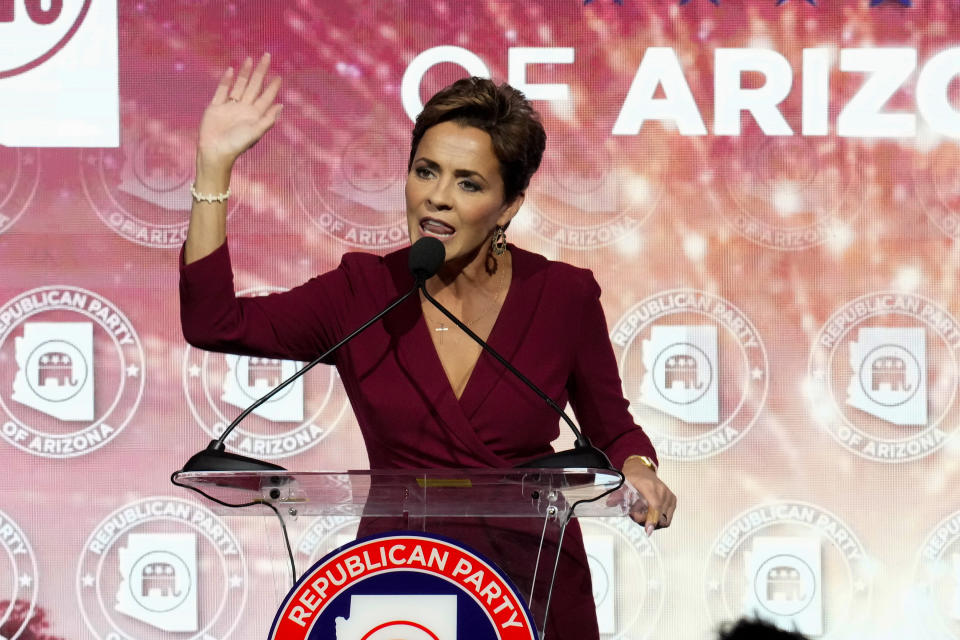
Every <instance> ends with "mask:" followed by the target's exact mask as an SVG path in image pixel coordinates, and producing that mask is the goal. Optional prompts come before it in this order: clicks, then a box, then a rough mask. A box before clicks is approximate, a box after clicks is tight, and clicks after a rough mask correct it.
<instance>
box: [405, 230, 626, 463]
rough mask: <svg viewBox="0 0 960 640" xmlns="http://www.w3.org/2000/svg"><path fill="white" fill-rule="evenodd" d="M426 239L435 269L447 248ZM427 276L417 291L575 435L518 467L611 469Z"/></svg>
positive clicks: (560, 411)
mask: <svg viewBox="0 0 960 640" xmlns="http://www.w3.org/2000/svg"><path fill="white" fill-rule="evenodd" d="M428 241H429V244H430V248H429V251H430V252H431V254H430V256H431V259H437V258H435V257H434V253H439V258H438V259H437V260H438V263H439V264H438V266H437V267H436V269H439V265H440V264H443V259H444V256H445V252H446V250H445V249H444V246H443V243H442V242H440V241H439V240H437V239H436V238H421V239H420V240H418V241H417V244H420V243H427V242H428ZM424 253H426V252H424ZM410 264H411V267H410V269H411V271H412V270H413V253H412V252H411V254H410ZM430 264H432V263H430ZM436 269H434V271H433V273H436ZM431 275H432V273H431ZM428 277H429V276H428ZM426 280H427V278H423V279H418V280H417V287H419V289H420V291H421V292H422V293H423V297H424V298H426V299H427V300H429V301H430V304H432V305H433V306H434V307H436V308H437V309H439V310H440V312H441V313H442V314H443V315H445V316H446V317H447V318H449V320H450V322H452V323H453V324H455V325H457V327H459V328H460V330H461V331H463V332H464V333H465V334H467V335H468V336H470V338H471V339H472V340H473V341H474V342H476V343H477V344H478V345H480V347H481V348H482V349H483V350H484V351H486V352H487V353H489V354H490V355H491V356H493V357H494V359H496V361H497V362H499V363H500V364H502V365H503V366H504V367H505V368H506V369H507V371H509V372H510V373H512V374H513V375H514V376H516V377H517V378H518V379H519V380H520V382H522V383H523V384H525V385H526V386H527V387H529V388H530V389H531V390H532V391H533V392H534V393H535V394H537V396H539V397H540V399H542V400H543V401H544V402H546V403H547V405H548V406H549V407H550V408H551V409H553V410H554V411H555V412H556V413H557V414H558V415H559V416H560V418H561V419H562V420H563V421H564V422H565V423H566V424H567V426H568V427H570V430H571V431H573V435H574V436H576V439H577V440H576V442H575V443H574V448H573V449H568V450H566V451H558V452H556V453H551V454H549V455H546V456H543V457H541V458H537V459H536V460H531V461H529V462H525V463H523V465H521V467H522V468H528V467H529V468H534V469H561V468H564V467H588V468H594V469H613V465H612V464H611V463H610V459H609V458H608V457H607V454H605V453H604V452H603V451H601V450H600V449H597V448H596V447H594V446H593V444H591V442H590V440H589V439H588V438H587V436H586V435H584V434H583V433H582V432H581V431H580V430H579V429H577V427H576V425H575V424H573V420H571V419H570V416H568V415H567V414H566V412H565V411H564V410H563V409H561V408H560V406H559V405H557V403H556V402H554V401H553V398H551V397H550V396H548V395H547V394H546V393H544V391H543V390H541V389H540V387H538V386H537V385H535V384H534V383H533V382H532V381H531V380H530V379H529V378H527V377H526V376H525V375H523V374H522V373H520V372H519V371H518V370H517V368H516V367H514V366H513V365H512V364H510V363H509V362H507V360H506V358H504V357H503V356H501V355H500V354H499V353H497V351H496V350H495V349H494V348H493V347H491V346H490V345H489V344H487V343H486V342H485V341H484V340H483V339H482V338H480V336H478V335H477V334H475V333H474V332H473V331H471V330H470V327H468V326H467V325H465V324H463V323H462V322H460V320H459V319H458V318H457V317H456V316H454V315H453V314H452V313H450V311H448V310H447V308H446V307H444V306H443V305H442V304H440V303H439V302H437V301H436V300H435V299H434V298H433V296H431V295H430V293H429V292H428V291H427V287H426Z"/></svg>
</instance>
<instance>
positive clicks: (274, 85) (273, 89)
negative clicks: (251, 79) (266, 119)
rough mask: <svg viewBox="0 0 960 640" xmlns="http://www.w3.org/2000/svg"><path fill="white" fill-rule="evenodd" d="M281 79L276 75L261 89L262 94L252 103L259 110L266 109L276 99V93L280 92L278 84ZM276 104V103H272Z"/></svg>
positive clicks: (280, 82)
mask: <svg viewBox="0 0 960 640" xmlns="http://www.w3.org/2000/svg"><path fill="white" fill-rule="evenodd" d="M281 84H282V81H281V80H280V77H279V76H277V77H276V78H274V79H273V80H271V81H270V83H269V84H268V85H267V88H266V89H264V90H263V94H261V96H260V97H259V98H257V99H256V101H255V102H254V103H253V106H255V107H256V108H257V109H259V110H260V111H264V110H266V109H267V108H268V107H270V106H271V105H273V101H274V100H276V99H277V94H278V93H279V92H280V85H281ZM273 106H276V105H273Z"/></svg>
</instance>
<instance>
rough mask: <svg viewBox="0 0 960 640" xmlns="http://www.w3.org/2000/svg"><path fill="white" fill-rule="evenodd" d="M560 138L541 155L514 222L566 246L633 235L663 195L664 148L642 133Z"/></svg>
mask: <svg viewBox="0 0 960 640" xmlns="http://www.w3.org/2000/svg"><path fill="white" fill-rule="evenodd" d="M559 140H560V142H558V143H557V145H558V146H553V147H550V148H549V149H548V151H547V153H546V154H545V155H544V161H543V165H544V166H543V171H542V172H541V173H542V176H540V177H538V178H537V179H536V180H534V181H533V182H531V184H530V188H529V189H528V190H527V203H528V204H526V206H525V207H524V214H523V215H522V216H518V217H517V218H516V219H515V223H516V224H517V225H518V226H522V227H532V228H533V230H534V231H535V232H536V233H537V234H538V235H539V236H541V237H542V238H544V239H546V240H549V241H550V242H553V243H554V244H556V245H559V246H561V247H568V248H571V249H584V250H589V249H596V248H598V247H603V246H606V245H609V244H613V243H616V242H618V241H620V240H622V239H624V238H625V237H629V236H630V235H631V234H635V233H636V230H637V229H638V228H639V227H640V226H641V225H642V224H643V223H644V222H645V221H646V220H647V218H649V217H650V215H651V214H652V213H653V211H654V210H655V209H656V207H657V205H658V204H659V202H660V198H661V196H662V194H663V191H664V187H665V183H666V179H667V173H668V169H669V164H670V158H669V155H668V154H664V153H663V149H666V148H667V147H664V146H660V145H658V144H657V143H656V142H655V139H654V138H651V137H650V136H649V135H644V134H641V135H638V136H619V137H617V138H610V137H607V135H606V134H605V133H604V134H603V139H602V140H595V141H590V140H584V139H583V135H582V134H580V135H574V134H571V135H570V136H564V137H562V138H559ZM653 149H656V153H654V152H653ZM585 154H589V156H588V157H585ZM636 158H643V162H642V163H638V162H635V161H634V159H636Z"/></svg>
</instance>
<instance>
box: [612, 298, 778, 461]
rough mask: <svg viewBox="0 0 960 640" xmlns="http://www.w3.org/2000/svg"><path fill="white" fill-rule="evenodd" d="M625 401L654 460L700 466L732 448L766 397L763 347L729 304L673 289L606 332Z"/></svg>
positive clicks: (641, 304) (637, 307)
mask: <svg viewBox="0 0 960 640" xmlns="http://www.w3.org/2000/svg"><path fill="white" fill-rule="evenodd" d="M610 338H611V340H612V342H613V344H614V347H615V349H616V350H617V359H618V361H619V363H620V375H621V378H622V380H623V387H624V395H625V396H626V397H627V399H628V400H630V411H631V412H632V413H633V415H634V417H635V418H636V419H637V422H638V424H642V425H644V429H645V430H646V431H647V433H648V434H649V435H650V438H651V440H653V444H654V446H655V447H656V449H657V451H658V452H659V453H660V455H661V456H663V457H666V458H671V459H674V460H701V459H704V458H708V457H710V456H713V455H715V454H717V453H719V452H721V451H724V450H725V449H727V448H729V447H731V446H733V444H734V443H736V442H737V441H739V440H740V439H741V438H742V437H743V436H744V434H745V433H746V432H747V431H748V430H749V429H750V427H751V426H752V425H753V423H754V421H755V420H756V419H757V416H758V415H759V413H760V410H761V409H762V407H763V404H764V402H765V400H766V397H767V389H768V380H767V374H768V371H769V367H768V362H767V352H766V348H765V346H764V344H763V342H762V340H761V338H760V334H759V332H758V331H757V330H756V328H755V327H754V326H753V323H752V322H751V321H750V319H749V318H747V317H746V316H745V315H744V314H743V313H742V312H741V311H740V310H739V309H738V308H737V307H735V306H734V305H733V304H731V303H730V302H729V301H727V300H725V299H723V298H721V297H719V296H715V295H713V294H710V293H707V292H705V291H698V290H693V289H673V290H670V291H664V292H662V293H658V294H655V295H653V296H650V297H648V298H646V299H644V300H641V301H640V302H638V303H636V304H634V305H633V306H632V307H630V308H629V309H627V311H626V312H625V313H624V314H623V315H622V316H621V317H620V319H619V320H617V321H616V323H615V324H614V326H613V330H612V331H611V333H610Z"/></svg>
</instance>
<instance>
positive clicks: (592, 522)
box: [578, 518, 664, 640]
mask: <svg viewBox="0 0 960 640" xmlns="http://www.w3.org/2000/svg"><path fill="white" fill-rule="evenodd" d="M578 522H579V523H580V528H581V530H582V531H583V543H584V547H585V548H586V552H587V561H588V562H589V564H590V579H591V581H592V583H593V599H594V602H595V603H596V607H597V619H598V622H599V624H600V632H601V633H603V634H604V637H605V638H606V637H609V640H621V639H625V640H641V639H642V638H648V637H650V636H651V635H653V634H654V633H655V632H656V631H657V621H658V620H659V619H660V615H661V612H662V611H663V604H664V591H663V579H664V572H663V561H662V559H661V557H660V552H659V551H658V550H657V548H656V547H655V546H654V545H653V543H652V541H651V539H650V538H649V537H647V535H646V534H645V533H644V531H643V527H641V526H639V525H637V523H635V522H634V521H633V520H631V519H630V518H580V519H579V520H578ZM606 634H610V635H609V636H608V635H606Z"/></svg>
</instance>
